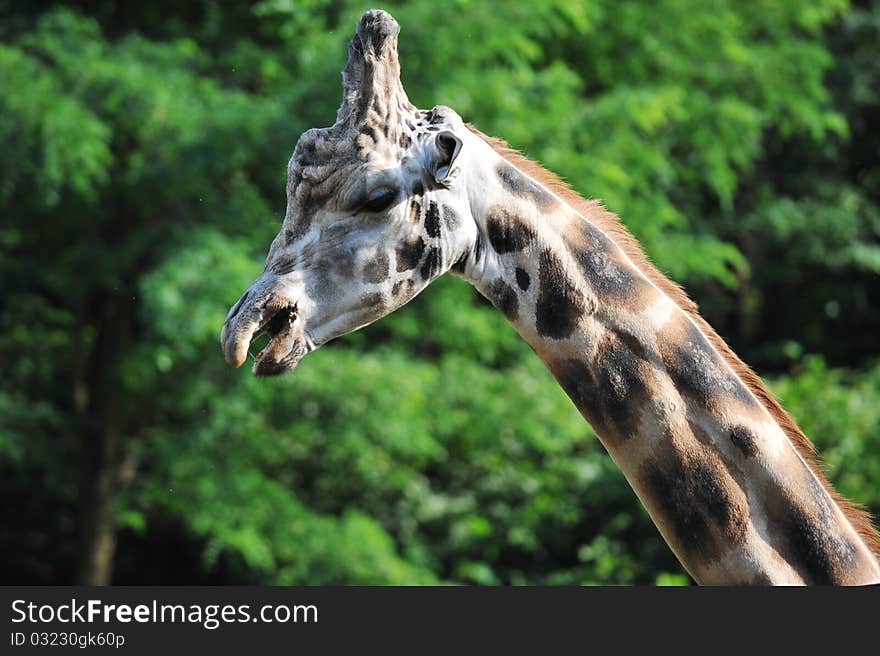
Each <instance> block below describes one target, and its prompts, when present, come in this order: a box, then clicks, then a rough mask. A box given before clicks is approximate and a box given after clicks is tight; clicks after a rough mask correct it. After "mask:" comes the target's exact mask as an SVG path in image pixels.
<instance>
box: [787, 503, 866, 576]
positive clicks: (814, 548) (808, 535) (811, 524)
mask: <svg viewBox="0 0 880 656" xmlns="http://www.w3.org/2000/svg"><path fill="white" fill-rule="evenodd" d="M782 520H783V524H782V530H783V534H784V536H785V540H786V542H787V549H786V556H787V558H786V560H788V561H789V562H790V563H791V564H792V566H793V567H794V568H795V570H797V571H798V573H799V574H800V575H801V576H802V577H803V578H804V580H805V581H806V582H807V583H812V584H813V585H840V584H842V583H844V582H845V581H844V579H843V576H842V575H843V574H844V573H845V572H846V571H847V569H849V568H850V567H852V565H853V563H854V562H855V560H856V548H855V545H853V544H852V542H850V541H849V540H847V539H846V538H844V537H840V536H838V535H836V534H835V532H836V530H837V528H836V527H835V526H834V525H833V524H832V525H827V524H825V523H823V522H820V521H819V520H818V519H816V518H815V517H813V516H811V515H810V514H808V513H807V512H806V511H805V510H804V509H803V508H802V507H800V506H799V505H796V504H790V506H789V508H788V509H787V511H786V512H785V513H784V515H783V517H782Z"/></svg>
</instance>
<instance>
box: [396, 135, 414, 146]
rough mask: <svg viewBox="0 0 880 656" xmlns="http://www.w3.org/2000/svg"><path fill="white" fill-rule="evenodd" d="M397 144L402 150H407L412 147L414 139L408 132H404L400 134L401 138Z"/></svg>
mask: <svg viewBox="0 0 880 656" xmlns="http://www.w3.org/2000/svg"><path fill="white" fill-rule="evenodd" d="M397 143H398V145H399V146H400V147H401V148H403V149H404V150H405V149H407V148H409V147H410V146H411V145H412V139H410V138H409V135H408V134H407V133H406V132H402V133H401V134H400V138H399V139H398V140H397Z"/></svg>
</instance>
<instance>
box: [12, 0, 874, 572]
mask: <svg viewBox="0 0 880 656" xmlns="http://www.w3.org/2000/svg"><path fill="white" fill-rule="evenodd" d="M366 8H368V7H367V6H366V4H365V3H363V2H352V1H345V2H337V1H335V0H334V1H331V0H309V1H307V2H299V1H298V2H294V1H293V0H264V1H262V2H259V3H256V4H253V5H252V4H250V3H237V4H236V3H221V2H219V1H216V0H203V1H201V2H197V3H190V4H189V5H188V6H187V7H186V8H183V7H182V6H181V5H180V4H179V3H172V2H156V3H125V4H124V5H118V4H117V3H113V2H110V1H109V0H107V1H102V2H92V3H79V2H68V3H62V2H51V3H41V4H33V5H27V4H25V3H22V4H21V5H20V6H18V7H17V8H15V9H14V10H10V11H8V12H6V15H5V16H4V18H3V19H0V140H2V143H3V147H2V148H0V216H2V217H3V219H2V221H0V284H2V290H3V294H2V300H0V367H2V370H3V372H4V376H3V378H2V380H0V480H2V481H3V483H2V488H0V493H2V494H0V497H2V498H3V499H4V507H3V518H4V523H5V525H6V526H7V527H8V528H9V529H10V530H7V531H4V532H3V533H2V537H0V554H2V556H3V562H4V563H5V567H4V568H3V578H4V579H5V580H8V581H20V582H27V583H57V582H69V581H71V580H72V579H73V578H74V576H75V574H74V570H75V561H76V558H77V548H78V547H77V542H76V539H75V538H76V533H77V529H78V526H79V524H80V523H81V520H80V513H81V512H82V511H83V505H84V504H85V503H86V502H85V501H84V499H85V497H84V496H83V489H85V488H84V487H83V485H84V482H85V483H88V478H89V476H90V475H91V472H93V471H94V470H93V469H92V468H93V466H94V463H95V462H96V458H97V459H98V460H100V458H99V457H98V456H96V452H98V451H100V449H99V448H98V446H97V445H99V444H112V445H115V446H113V448H112V449H110V450H109V451H110V456H108V457H109V458H110V461H112V463H111V464H112V465H113V466H115V467H117V468H118V470H119V472H120V485H119V487H120V490H121V496H120V498H119V501H118V503H117V506H116V514H115V523H116V527H118V531H119V548H118V555H117V559H116V562H117V567H116V574H115V579H114V580H116V581H118V582H141V583H151V582H152V583H183V582H212V583H277V584H292V583H297V584H304V583H310V584H323V583H345V584H348V583H426V582H458V583H476V584H496V583H513V584H520V583H523V584H526V583H554V584H597V583H599V584H600V583H643V584H658V585H677V584H682V583H687V581H688V579H687V577H686V576H685V575H684V574H683V573H682V572H681V569H680V566H679V565H678V564H677V563H676V562H675V560H674V558H673V556H672V555H671V553H670V552H669V550H668V548H667V547H666V546H665V545H664V544H663V542H662V540H661V539H660V537H659V536H658V534H657V532H656V529H655V528H654V527H653V525H652V524H651V522H650V520H649V519H648V517H647V515H646V513H645V512H644V510H643V509H642V508H641V507H640V505H639V504H638V502H637V500H636V498H635V496H634V495H633V493H632V491H631V489H630V488H629V486H628V485H627V483H626V482H625V480H624V479H623V477H622V475H621V474H620V472H619V471H618V470H617V469H616V467H615V466H614V464H613V463H612V462H611V460H610V459H609V458H608V457H607V455H606V454H605V453H604V451H603V450H602V448H601V446H600V445H599V443H598V442H597V441H596V439H595V437H594V436H593V434H592V432H591V431H590V429H589V427H588V426H587V425H586V424H585V423H584V422H583V420H582V419H581V417H580V416H579V415H578V414H577V412H576V411H575V409H574V407H573V406H572V404H571V403H570V402H569V401H568V399H567V398H566V397H565V396H564V394H563V393H562V392H561V391H560V390H559V388H558V386H557V385H556V384H555V383H554V382H553V381H552V379H551V377H550V375H549V374H548V373H547V372H546V371H545V370H544V369H543V367H542V366H541V364H540V363H539V362H538V361H537V359H536V358H535V357H534V355H533V354H532V353H531V351H530V350H529V349H528V347H527V346H525V344H524V343H523V342H522V341H521V340H520V339H519V338H518V336H517V335H516V334H515V333H514V331H513V330H512V329H511V328H510V327H509V326H508V325H507V324H506V322H505V320H504V319H503V317H502V316H501V315H500V314H499V313H497V312H495V311H494V310H493V309H492V308H491V307H489V306H488V305H487V304H486V303H485V302H484V301H482V300H481V299H479V298H477V297H476V295H475V293H474V292H473V290H471V289H470V288H469V287H468V286H466V285H465V284H464V283H461V282H460V281H457V280H454V279H443V280H440V281H438V282H437V283H435V284H434V285H432V287H431V288H430V289H429V290H427V291H426V292H425V293H424V294H422V295H420V296H419V297H418V298H417V299H415V300H414V301H413V302H412V303H411V304H409V305H408V306H407V307H406V308H404V309H402V310H401V311H399V312H397V313H395V314H394V315H393V316H391V317H389V318H387V319H385V320H383V321H381V322H379V323H377V324H375V325H373V326H371V327H369V328H368V329H366V330H364V331H362V332H360V333H357V334H354V335H350V336H347V337H345V338H343V339H341V340H338V341H337V342H336V343H334V344H332V345H330V346H328V347H326V348H325V349H323V350H321V351H319V352H318V353H315V354H314V355H310V356H309V357H308V358H307V359H306V360H305V361H304V362H303V364H302V365H301V367H300V369H299V370H298V371H297V372H296V374H294V375H293V376H291V377H288V378H285V379H282V380H277V381H264V380H256V379H254V378H253V377H251V376H250V375H248V374H246V373H245V372H236V371H230V370H228V369H227V368H226V367H225V365H224V364H223V362H222V357H221V355H220V352H219V348H218V345H217V338H218V331H219V327H220V325H221V323H222V321H223V317H224V315H225V312H226V310H227V308H228V307H229V305H230V304H231V303H233V302H234V301H235V299H236V297H237V295H238V294H239V293H240V291H241V290H242V289H243V288H244V287H245V286H246V285H247V284H248V283H249V282H250V280H252V279H253V277H254V276H255V275H256V274H257V273H258V272H259V270H260V267H261V259H262V257H263V255H264V253H265V249H266V248H267V246H268V244H269V242H270V240H271V238H272V237H273V236H274V234H275V232H276V231H277V229H278V217H280V216H281V214H282V213H283V209H284V207H283V203H284V193H283V186H284V173H285V164H286V162H287V159H288V158H289V156H290V153H291V150H292V148H293V145H294V144H295V141H296V139H297V137H298V135H299V134H300V133H301V132H302V131H303V130H305V129H307V128H310V127H313V126H321V125H327V124H329V123H331V122H332V120H333V117H334V116H335V110H336V107H337V106H338V103H339V97H340V91H339V71H340V69H341V68H342V66H343V65H344V60H345V42H346V40H347V39H348V38H349V36H350V34H351V30H352V27H353V26H354V24H355V22H356V20H357V18H358V16H359V15H360V13H361V11H363V10H364V9H366ZM386 8H388V9H389V10H391V11H392V12H393V13H394V14H395V15H396V16H397V18H398V19H399V21H400V23H401V24H402V26H403V29H402V33H401V37H400V48H401V61H402V65H403V77H404V83H405V85H406V87H407V89H408V91H409V93H410V95H411V98H412V99H413V101H414V102H415V103H416V104H418V105H419V106H422V107H430V106H432V105H433V104H436V103H443V104H447V105H450V106H452V107H454V108H455V109H456V110H457V111H459V112H460V113H461V114H462V115H463V116H464V117H465V119H467V120H470V121H472V122H473V123H474V124H476V125H477V126H478V127H479V128H480V129H482V130H483V131H485V132H487V133H489V134H495V135H499V136H503V137H505V138H506V139H508V140H509V141H510V143H511V144H512V145H514V146H516V147H518V148H521V149H523V150H524V151H525V152H526V154H528V155H529V156H532V157H534V158H537V159H539V160H540V161H542V162H543V163H544V164H546V165H547V166H548V167H549V168H551V169H552V170H554V171H556V172H558V173H560V174H562V175H563V176H564V177H565V178H566V179H568V180H569V181H571V183H572V184H573V186H574V187H575V188H576V189H577V190H578V191H580V192H582V193H584V194H585V195H587V196H590V197H599V198H602V199H604V201H605V202H606V204H607V205H608V206H609V207H610V208H611V209H612V210H615V211H617V212H619V213H620V214H621V215H622V216H623V218H624V220H625V222H626V224H627V226H628V227H630V229H631V230H632V231H633V232H634V233H635V234H636V235H637V236H638V237H639V238H640V240H641V241H642V242H643V243H644V244H645V246H646V248H647V250H648V252H649V253H650V254H651V255H652V256H653V257H654V259H655V260H656V261H657V263H658V264H659V266H660V267H661V268H662V269H663V270H665V271H667V272H668V273H670V274H671V275H672V276H673V277H674V278H675V279H677V280H679V281H681V282H684V283H686V284H687V286H688V288H689V290H691V291H692V294H693V295H694V296H695V297H696V298H697V300H699V301H700V302H701V305H702V307H703V308H704V313H705V314H706V315H707V318H709V319H710V321H711V322H712V323H713V324H714V325H716V327H718V328H719V330H720V332H721V333H722V334H723V335H725V337H727V338H728V339H729V340H730V341H731V342H732V344H733V346H734V347H735V348H736V349H737V350H738V351H739V352H740V353H741V354H743V355H744V356H745V357H746V359H747V360H748V361H749V362H750V363H751V364H753V365H754V366H756V368H757V369H758V370H759V371H762V372H773V373H774V386H775V389H776V391H777V392H779V394H780V396H781V397H782V399H783V401H784V402H785V404H786V405H787V407H788V408H789V409H790V410H791V411H792V413H793V414H794V416H795V417H796V418H797V419H798V420H799V421H800V422H801V423H802V425H803V427H804V428H805V430H806V431H807V433H808V434H809V435H811V436H813V437H814V438H815V440H816V442H817V444H818V446H819V447H820V449H821V450H822V452H823V454H824V455H825V460H826V461H827V463H828V465H829V472H830V475H831V478H832V479H833V480H834V481H835V482H836V483H838V484H839V487H840V489H841V490H842V491H843V492H844V493H847V494H850V495H852V496H853V497H854V498H856V499H857V500H858V501H860V502H863V503H865V504H867V505H868V506H869V507H871V508H873V509H874V510H878V509H880V497H878V495H877V492H876V490H877V485H876V483H877V481H880V444H878V435H880V431H878V428H880V426H878V421H880V419H878V412H877V408H878V407H880V366H878V365H876V364H875V361H876V357H877V353H878V352H877V344H876V338H875V336H876V334H878V331H880V310H878V308H880V285H878V272H880V247H878V239H880V142H878V136H877V134H876V131H872V130H871V126H872V125H876V121H877V118H878V116H877V109H876V108H877V89H878V88H880V63H878V62H880V45H878V44H880V5H878V4H877V3H876V2H875V3H867V4H865V5H863V6H858V7H853V8H850V7H849V6H848V5H847V3H845V2H842V1H840V0H812V1H810V2H806V1H801V0H786V1H784V2H773V3H765V2H755V1H742V0H737V1H733V0H713V1H712V2H708V3H694V2H691V1H688V0H663V1H661V2H652V3H644V2H611V1H595V2H569V1H563V0H539V1H535V2H531V3H485V2H476V1H475V0H455V1H454V2H452V3H435V2H428V1H427V0H419V1H415V2H407V3H397V2H395V3H391V4H390V5H388V6H387V7H386ZM804 353H816V354H822V355H821V356H819V355H817V356H814V357H804V356H803V354H804ZM99 455H100V454H99ZM104 456H106V454H104ZM104 456H101V457H104ZM82 479H86V480H85V481H83V480H82ZM163 545H164V546H163Z"/></svg>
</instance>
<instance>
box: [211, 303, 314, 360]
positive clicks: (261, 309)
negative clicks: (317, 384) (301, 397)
mask: <svg viewBox="0 0 880 656" xmlns="http://www.w3.org/2000/svg"><path fill="white" fill-rule="evenodd" d="M253 296H254V292H253V290H252V289H251V290H248V291H247V292H245V294H244V296H242V298H241V299H240V300H239V301H238V302H237V303H236V304H235V305H234V306H233V307H232V309H231V310H230V311H229V314H228V315H227V317H226V321H225V322H224V324H223V330H222V332H221V335H220V343H221V346H222V348H223V355H224V357H225V359H226V363H227V364H229V365H230V366H232V367H240V366H241V365H242V364H244V362H245V360H247V356H248V354H251V355H252V356H253V358H254V366H253V371H254V373H255V374H256V375H258V376H275V375H279V374H282V373H285V372H287V371H291V370H292V369H294V368H295V367H296V365H297V364H299V361H300V360H302V358H303V357H304V356H305V355H306V353H308V352H309V350H310V349H309V346H308V344H309V342H308V340H307V339H306V337H305V335H304V334H303V325H302V321H301V320H299V313H298V309H297V304H296V303H295V302H292V301H291V300H289V299H287V298H285V297H283V296H280V295H277V294H269V295H268V296H267V297H266V298H265V299H262V300H255V299H254V298H253ZM262 335H267V336H268V337H269V342H268V343H267V344H266V346H265V347H264V348H263V349H262V350H261V351H260V352H259V353H257V354H256V355H254V354H253V353H251V344H252V343H253V342H254V340H256V339H257V338H259V337H260V336H262Z"/></svg>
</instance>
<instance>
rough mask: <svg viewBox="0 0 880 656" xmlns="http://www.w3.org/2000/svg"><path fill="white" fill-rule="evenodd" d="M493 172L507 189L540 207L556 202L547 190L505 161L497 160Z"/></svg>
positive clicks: (550, 205)
mask: <svg viewBox="0 0 880 656" xmlns="http://www.w3.org/2000/svg"><path fill="white" fill-rule="evenodd" d="M495 172H496V173H497V174H498V178H499V179H500V180H501V184H502V185H504V188H505V189H507V191H509V192H510V193H512V194H514V195H516V196H519V197H520V198H525V199H526V200H530V201H531V202H533V203H534V204H535V205H536V206H537V207H539V208H540V209H542V210H546V209H549V208H550V207H552V206H553V205H554V203H556V199H555V198H554V197H553V195H552V194H551V193H550V192H549V191H547V190H546V189H544V188H543V187H542V186H541V185H539V184H538V183H537V182H535V181H534V180H532V179H531V178H529V177H528V176H527V175H525V174H524V173H522V172H521V171H518V170H517V169H515V168H514V167H513V166H511V165H510V164H508V163H507V162H499V163H498V165H497V166H496V167H495Z"/></svg>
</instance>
